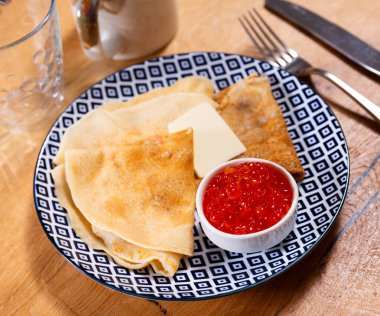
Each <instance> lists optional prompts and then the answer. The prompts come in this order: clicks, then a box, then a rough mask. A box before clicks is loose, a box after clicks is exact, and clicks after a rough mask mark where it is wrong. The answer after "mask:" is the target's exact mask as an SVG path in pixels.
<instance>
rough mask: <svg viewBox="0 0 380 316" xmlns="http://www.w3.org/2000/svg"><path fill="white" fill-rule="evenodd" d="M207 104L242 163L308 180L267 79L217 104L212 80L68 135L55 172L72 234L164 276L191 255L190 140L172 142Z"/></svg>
mask: <svg viewBox="0 0 380 316" xmlns="http://www.w3.org/2000/svg"><path fill="white" fill-rule="evenodd" d="M213 100H215V101H216V102H215V101H213ZM204 102H207V103H209V104H211V105H212V106H214V107H215V108H216V109H217V111H218V112H219V113H220V115H221V116H222V118H223V119H224V120H225V122H226V123H227V124H228V125H229V126H230V128H231V129H232V130H233V131H234V133H235V134H236V136H237V137H238V138H239V139H240V141H241V142H243V144H244V145H245V147H246V149H247V150H246V152H245V153H243V154H242V155H240V156H239V157H258V158H263V159H268V160H271V161H274V162H276V163H278V164H280V165H282V166H283V167H284V168H285V169H287V170H288V171H289V172H290V173H291V174H292V175H293V176H294V178H295V179H296V180H297V181H300V180H302V179H303V177H304V170H303V168H302V165H301V163H300V161H299V159H298V157H297V153H296V151H295V150H294V148H293V144H292V141H291V139H290V137H289V134H288V132H287V128H286V123H285V120H284V118H283V116H282V113H281V110H280V108H279V107H278V105H277V103H276V101H275V100H274V98H273V96H272V92H271V88H270V85H269V80H268V78H267V77H258V76H257V75H251V76H249V77H247V78H245V79H243V80H241V81H239V82H237V83H236V84H234V85H231V86H230V87H228V88H226V89H224V90H222V91H220V92H219V93H218V94H216V95H214V91H213V85H212V83H211V81H209V80H208V79H206V78H203V77H197V76H194V77H187V78H185V79H181V80H178V81H177V82H176V83H175V84H174V85H172V86H171V87H169V88H162V89H154V90H151V91H149V92H148V93H145V94H142V95H139V96H137V97H135V98H134V99H132V100H130V101H128V102H113V103H105V104H103V105H102V106H100V107H99V108H97V109H95V110H93V111H91V112H89V113H88V114H86V115H85V116H84V117H83V118H82V119H81V120H79V121H78V122H77V123H76V124H74V125H73V126H71V127H70V128H69V129H68V130H67V131H66V133H65V135H64V137H63V139H62V142H61V146H60V148H59V151H58V153H57V155H56V157H55V159H54V163H55V164H56V167H55V168H54V170H53V172H52V174H53V178H54V182H55V190H56V195H57V197H58V200H59V202H60V203H61V205H62V206H63V207H64V208H66V210H67V212H68V216H69V219H70V224H71V226H72V228H73V229H74V230H75V232H76V234H77V235H79V236H80V237H81V238H82V239H83V240H84V241H85V242H86V243H87V244H88V245H89V246H90V247H92V248H95V249H102V250H104V251H106V252H107V253H108V254H110V255H111V256H112V257H113V258H114V260H115V261H116V262H117V263H118V264H120V265H122V266H125V267H127V268H131V269H139V268H142V267H145V266H147V265H149V264H150V265H151V266H152V267H153V269H154V270H155V271H156V272H157V273H159V274H162V275H165V276H172V275H174V273H175V272H176V271H177V269H178V266H179V262H180V260H181V258H182V257H183V256H191V255H193V244H194V241H193V234H192V228H193V225H194V206H195V205H194V204H195V191H196V184H195V183H196V181H198V182H199V179H197V180H196V181H195V179H194V162H193V155H194V153H193V135H192V130H191V129H188V130H184V131H181V132H178V133H174V134H168V123H170V122H172V121H173V120H175V119H176V118H178V117H180V116H181V115H182V114H184V113H185V112H187V111H189V110H191V109H192V108H195V107H196V106H198V105H199V104H201V103H204ZM211 132H212V131H211Z"/></svg>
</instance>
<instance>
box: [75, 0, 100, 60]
mask: <svg viewBox="0 0 380 316" xmlns="http://www.w3.org/2000/svg"><path fill="white" fill-rule="evenodd" d="M100 1H101V0H78V1H77V5H76V8H75V18H76V22H77V23H76V24H77V30H78V33H79V38H80V40H81V42H82V46H83V48H84V50H85V53H86V55H88V56H89V57H91V58H93V59H101V58H102V57H103V56H104V54H103V48H102V45H101V41H100V32H99V21H98V11H99V6H100Z"/></svg>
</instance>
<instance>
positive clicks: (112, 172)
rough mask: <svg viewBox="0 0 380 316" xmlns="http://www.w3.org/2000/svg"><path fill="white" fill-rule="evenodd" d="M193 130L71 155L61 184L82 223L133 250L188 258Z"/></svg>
mask: <svg viewBox="0 0 380 316" xmlns="http://www.w3.org/2000/svg"><path fill="white" fill-rule="evenodd" d="M193 159H194V158H193V135H192V131H191V130H188V131H181V132H178V133H175V134H169V135H165V136H161V137H155V138H154V141H151V140H145V141H140V142H138V143H136V144H131V145H126V146H122V147H107V148H100V149H88V150H70V151H67V152H66V155H65V171H66V181H67V183H68V185H69V188H70V192H71V196H72V199H73V201H74V203H75V205H76V207H77V208H78V209H79V210H80V211H81V213H82V214H83V216H84V217H85V218H86V220H87V221H88V222H89V223H91V225H92V226H94V227H96V228H98V229H99V230H101V231H106V232H110V233H112V234H114V235H116V236H118V237H120V238H122V239H123V240H125V241H127V242H130V243H132V244H134V245H137V246H141V247H144V248H148V249H155V250H161V251H168V252H175V253H178V254H184V255H192V254H193V247H194V240H193V233H192V228H193V225H194V207H195V206H194V204H195V189H196V188H195V183H194V162H193Z"/></svg>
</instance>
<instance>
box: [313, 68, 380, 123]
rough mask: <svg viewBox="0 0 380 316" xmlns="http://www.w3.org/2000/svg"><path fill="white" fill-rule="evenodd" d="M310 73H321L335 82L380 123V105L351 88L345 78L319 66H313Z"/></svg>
mask: <svg viewBox="0 0 380 316" xmlns="http://www.w3.org/2000/svg"><path fill="white" fill-rule="evenodd" d="M309 73H313V74H316V75H320V76H322V77H324V78H326V79H327V80H329V81H330V82H332V83H334V84H335V85H336V86H337V87H338V88H340V89H341V90H342V91H344V92H345V93H347V95H348V96H349V97H350V98H351V99H353V100H354V101H356V102H357V103H358V104H359V105H360V106H361V107H362V108H363V109H364V110H366V111H367V112H368V114H370V115H371V116H372V117H373V118H374V119H375V120H376V121H377V123H380V107H379V106H377V105H376V104H375V103H373V102H372V101H370V100H368V99H367V98H366V97H365V96H363V95H362V94H360V93H359V92H357V91H356V90H355V89H353V88H351V87H350V86H349V85H348V84H347V83H345V82H344V81H343V80H341V79H340V78H338V77H337V76H335V75H333V74H332V73H330V72H328V71H326V70H323V69H319V68H311V69H310V70H309Z"/></svg>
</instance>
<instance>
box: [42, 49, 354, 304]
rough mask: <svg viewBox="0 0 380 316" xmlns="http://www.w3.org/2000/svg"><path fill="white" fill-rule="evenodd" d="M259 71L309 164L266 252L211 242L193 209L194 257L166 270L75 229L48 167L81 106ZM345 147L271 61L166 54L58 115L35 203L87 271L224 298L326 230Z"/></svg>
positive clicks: (326, 116)
mask: <svg viewBox="0 0 380 316" xmlns="http://www.w3.org/2000/svg"><path fill="white" fill-rule="evenodd" d="M253 72H257V73H259V74H262V75H265V76H268V77H269V79H270V83H271V87H272V92H273V95H274V97H275V98H276V100H277V102H278V104H279V106H280V108H281V110H282V112H283V114H284V117H285V120H286V123H287V126H288V131H289V134H290V136H291V138H292V140H293V143H294V147H295V148H296V150H297V153H298V156H299V158H300V160H301V162H302V164H303V166H304V168H305V172H306V176H305V179H304V181H303V182H302V184H301V185H300V199H299V204H298V210H297V214H298V215H297V223H296V226H295V229H294V230H293V232H292V233H291V234H290V235H289V236H288V237H287V238H286V239H285V240H284V241H283V242H282V243H280V244H279V245H277V246H275V247H273V248H271V249H268V250H266V251H261V252H256V253H250V254H238V253H232V252H228V251H225V250H222V249H220V248H218V247H217V246H215V245H214V244H213V243H212V242H211V241H210V240H209V239H208V238H207V237H206V236H205V235H204V233H203V231H202V228H201V227H200V224H199V221H198V218H197V214H196V213H195V219H196V225H195V227H194V247H195V252H194V256H193V257H191V258H188V259H185V260H182V261H181V266H180V268H179V270H178V272H177V273H176V274H175V276H174V277H172V278H165V277H162V276H159V275H156V274H155V273H154V272H153V270H152V269H151V268H145V269H141V270H128V269H126V268H123V267H120V266H118V265H117V264H116V263H115V262H114V261H113V260H112V259H111V258H110V257H109V256H108V255H107V254H105V253H104V252H103V251H100V250H95V249H91V248H89V247H88V246H87V245H86V244H85V243H84V242H83V241H82V240H81V239H80V238H79V237H78V236H77V235H76V234H75V232H74V231H73V230H72V229H71V227H70V225H69V223H68V220H67V216H66V211H65V210H64V209H63V208H62V207H61V206H60V205H59V203H58V200H57V198H56V196H55V192H54V184H53V180H52V178H51V175H50V171H51V169H52V168H53V162H52V159H53V157H54V156H55V154H56V152H57V150H58V148H59V144H60V140H61V138H62V136H63V134H64V132H65V131H66V129H67V128H68V127H69V126H70V125H72V124H74V123H75V122H76V121H78V120H79V119H80V118H81V117H82V116H83V115H84V114H86V113H87V112H88V111H91V110H92V109H94V108H96V107H98V106H99V105H101V104H102V103H103V102H105V101H109V100H128V99H130V98H132V97H134V96H135V95H137V94H140V93H144V92H146V91H148V90H150V89H153V88H156V87H163V86H168V85H171V84H172V83H174V82H175V81H176V80H178V79H179V78H182V77H186V76H191V75H195V74H197V75H202V76H206V77H208V78H209V79H211V80H212V82H213V83H214V86H215V89H216V90H217V91H218V90H220V89H223V88H225V87H227V86H229V85H231V84H233V83H234V82H236V81H238V80H240V79H242V78H244V77H246V76H248V75H249V74H251V73H253ZM348 180H349V156H348V150H347V143H346V140H345V137H344V134H343V131H342V129H341V127H340V125H339V122H338V121H337V119H336V117H335V115H334V114H333V112H332V111H331V109H330V108H329V107H328V106H327V105H326V103H325V102H324V101H323V100H322V99H321V98H320V97H319V96H318V95H317V94H316V93H315V92H314V91H313V90H312V89H311V88H310V87H309V86H307V85H306V84H305V83H303V82H301V81H300V80H299V79H297V78H296V77H294V76H293V75H291V74H289V73H288V72H286V71H284V70H280V69H277V68H273V67H272V66H271V65H269V64H268V63H265V62H262V61H260V60H256V59H252V58H250V57H244V56H239V55H232V54H224V53H204V52H200V53H187V54H178V55H171V56H164V57H159V58H155V59H151V60H148V61H145V62H143V63H140V64H136V65H133V66H131V67H127V68H125V69H123V70H121V71H119V72H116V73H114V74H112V75H110V76H108V77H107V78H105V79H104V80H102V81H100V82H99V83H97V84H95V85H94V86H93V87H91V88H90V89H88V90H87V91H85V92H84V93H83V94H82V95H81V96H80V97H79V98H77V99H76V100H75V101H74V102H73V103H72V104H71V105H70V106H69V107H68V108H67V109H66V110H65V111H64V112H63V113H62V114H61V115H60V117H59V118H58V119H57V121H56V122H55V123H54V125H53V127H52V128H51V130H50V131H49V133H48V135H47V137H46V139H45V141H44V143H43V145H42V148H41V151H40V154H39V156H38V160H37V165H36V169H35V174H34V202H35V207H36V210H37V214H38V217H39V219H40V222H41V225H42V227H43V229H44V231H45V233H46V235H47V236H48V238H49V240H50V241H51V242H52V244H53V245H54V246H55V247H56V248H57V249H58V251H59V252H60V253H61V254H62V255H63V256H64V257H65V258H66V259H67V260H68V261H69V262H70V263H72V264H73V265H74V266H75V267H76V268H78V269H79V270H80V271H81V272H83V273H84V274H85V275H87V276H89V277H90V278H92V279H93V280H95V281H97V282H99V283H101V284H103V285H105V286H108V287H110V288H112V289H114V290H117V291H120V292H123V293H125V294H129V295H134V296H139V297H143V298H147V299H160V300H177V301H190V300H201V299H210V298H216V297H221V296H224V295H229V294H233V293H237V292H240V291H243V290H246V289H248V288H251V287H254V286H257V285H259V284H261V283H263V282H265V281H267V280H269V279H271V278H272V277H274V276H277V275H279V274H280V273H281V272H283V271H285V270H286V269H288V268H290V267H291V266H293V265H294V264H295V263H296V262H298V261H299V260H301V259H302V258H303V257H304V256H305V255H306V254H307V253H309V252H310V250H311V249H312V248H314V247H315V246H316V245H317V243H318V242H319V241H320V240H321V239H322V237H323V236H324V235H326V233H327V231H328V229H329V228H330V227H331V226H332V223H333V222H334V220H335V218H336V216H337V215H338V213H339V211H340V209H341V207H342V204H343V202H344V199H345V197H346V193H347V187H348Z"/></svg>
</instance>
